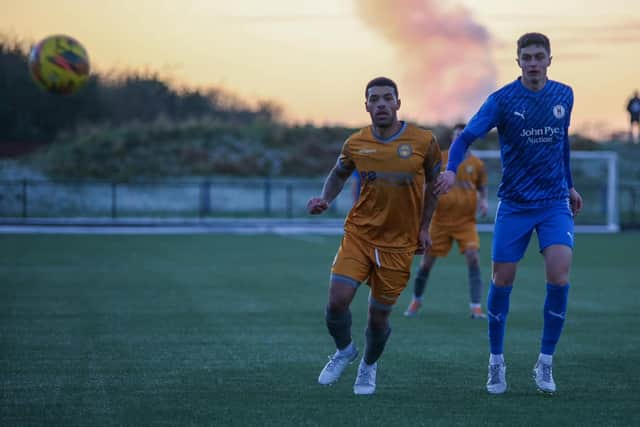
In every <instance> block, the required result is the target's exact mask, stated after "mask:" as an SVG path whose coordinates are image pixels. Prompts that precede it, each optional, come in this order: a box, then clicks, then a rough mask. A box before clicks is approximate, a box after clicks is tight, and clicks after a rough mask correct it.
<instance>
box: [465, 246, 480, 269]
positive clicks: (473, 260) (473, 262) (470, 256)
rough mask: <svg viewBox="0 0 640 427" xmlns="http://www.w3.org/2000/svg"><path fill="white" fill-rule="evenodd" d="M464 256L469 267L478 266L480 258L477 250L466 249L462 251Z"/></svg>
mask: <svg viewBox="0 0 640 427" xmlns="http://www.w3.org/2000/svg"><path fill="white" fill-rule="evenodd" d="M464 256H465V257H466V258H467V265H468V266H469V267H478V266H479V265H480V256H479V254H478V250H477V249H467V250H466V251H464Z"/></svg>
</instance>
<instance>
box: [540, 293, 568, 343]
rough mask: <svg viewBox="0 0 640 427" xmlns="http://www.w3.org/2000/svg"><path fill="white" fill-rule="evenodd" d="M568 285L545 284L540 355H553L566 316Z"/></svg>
mask: <svg viewBox="0 0 640 427" xmlns="http://www.w3.org/2000/svg"><path fill="white" fill-rule="evenodd" d="M568 294H569V284H568V283H567V284H566V285H565V286H558V285H553V284H551V283H547V297H546V298H545V300H544V328H543V330H542V344H541V346H540V353H542V354H548V355H553V352H554V351H555V350H556V344H557V343H558V340H559V339H560V334H561V333H562V326H564V318H565V315H566V314H567V296H568Z"/></svg>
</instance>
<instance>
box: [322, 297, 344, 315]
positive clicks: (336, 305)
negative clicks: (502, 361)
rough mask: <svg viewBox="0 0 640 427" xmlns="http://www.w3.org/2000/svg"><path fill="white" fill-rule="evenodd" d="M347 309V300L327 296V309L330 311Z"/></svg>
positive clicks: (336, 311)
mask: <svg viewBox="0 0 640 427" xmlns="http://www.w3.org/2000/svg"><path fill="white" fill-rule="evenodd" d="M348 309H349V300H347V299H344V298H339V297H331V298H329V303H328V304H327V310H328V311H331V312H335V313H338V312H342V311H346V310H348Z"/></svg>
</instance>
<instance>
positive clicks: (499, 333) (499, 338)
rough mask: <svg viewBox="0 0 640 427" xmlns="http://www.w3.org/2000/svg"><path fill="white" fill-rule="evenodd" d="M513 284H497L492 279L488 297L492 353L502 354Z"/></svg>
mask: <svg viewBox="0 0 640 427" xmlns="http://www.w3.org/2000/svg"><path fill="white" fill-rule="evenodd" d="M512 289H513V285H510V286H504V287H502V286H500V287H498V286H496V285H495V283H493V281H491V286H490V287H489V295H488V297H487V316H488V317H489V344H490V347H491V354H502V353H503V343H504V329H505V326H506V324H507V314H509V295H511V290H512Z"/></svg>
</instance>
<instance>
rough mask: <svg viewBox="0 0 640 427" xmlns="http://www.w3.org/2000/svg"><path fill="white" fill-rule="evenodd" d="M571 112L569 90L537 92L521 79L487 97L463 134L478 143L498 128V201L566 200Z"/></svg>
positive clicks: (552, 87) (558, 86)
mask: <svg viewBox="0 0 640 427" xmlns="http://www.w3.org/2000/svg"><path fill="white" fill-rule="evenodd" d="M572 108H573V90H572V89H571V87H569V86H567V85H565V84H562V83H559V82H556V81H553V80H548V81H547V83H546V84H545V86H544V87H543V88H542V89H541V90H539V91H537V92H534V91H532V90H530V89H527V88H526V87H525V86H524V85H523V84H522V82H521V81H520V79H519V78H518V79H517V80H515V81H514V82H512V83H510V84H508V85H506V86H504V87H503V88H501V89H499V90H498V91H496V92H494V93H492V94H491V95H490V96H489V98H487V100H486V101H485V103H484V104H483V105H482V107H480V110H479V111H478V112H477V113H476V114H475V115H474V116H473V117H472V118H471V120H470V121H469V123H468V124H467V126H466V128H465V130H464V131H465V133H468V134H469V136H471V137H473V139H476V138H480V137H483V136H484V135H485V134H486V133H487V132H489V131H490V130H491V129H493V128H494V127H497V129H498V135H499V139H500V152H501V157H502V180H501V182H500V186H499V187H498V197H499V198H501V199H506V200H511V201H514V202H524V203H529V202H541V201H550V200H559V199H565V198H567V197H568V195H569V183H568V181H569V180H570V179H571V174H570V171H569V165H568V159H569V156H568V150H569V137H568V133H569V124H570V119H571V110H572Z"/></svg>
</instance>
